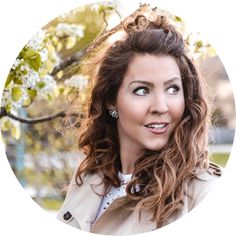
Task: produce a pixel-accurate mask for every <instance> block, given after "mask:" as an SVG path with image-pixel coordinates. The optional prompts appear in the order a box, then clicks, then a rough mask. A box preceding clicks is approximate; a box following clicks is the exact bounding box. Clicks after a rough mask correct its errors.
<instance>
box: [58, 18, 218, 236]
mask: <svg viewBox="0 0 236 236" xmlns="http://www.w3.org/2000/svg"><path fill="white" fill-rule="evenodd" d="M123 27H124V31H125V33H126V34H125V36H124V37H123V38H122V39H121V40H119V41H117V42H116V43H115V44H114V45H112V46H110V47H109V48H108V49H107V51H106V52H105V53H104V56H103V58H102V61H101V64H100V67H99V70H98V73H97V76H96V83H95V85H94V88H93V91H92V94H91V101H90V107H89V110H88V117H87V119H86V121H84V124H83V128H82V130H83V132H82V134H81V136H80V140H79V144H80V148H81V149H82V150H83V151H84V154H85V157H84V159H83V160H82V162H81V164H80V165H79V167H78V170H77V171H76V173H75V176H74V178H73V180H72V182H71V184H70V187H69V189H68V192H67V196H66V199H65V201H64V204H63V206H62V207H61V210H60V212H59V214H58V218H59V219H60V220H62V221H64V222H66V223H68V224H70V225H73V226H75V227H77V228H79V229H82V230H85V231H89V232H93V233H98V234H115V235H122V234H136V233H142V232H147V231H151V230H155V229H157V228H159V227H161V226H164V225H167V224H169V223H170V222H172V221H174V220H176V219H178V218H179V217H181V216H182V215H184V214H186V213H187V212H189V211H190V210H191V209H192V208H193V207H194V206H196V205H197V204H198V203H199V201H201V200H202V198H203V197H204V196H205V195H206V194H207V192H208V191H209V190H210V188H211V186H212V185H213V184H214V182H215V180H216V179H218V176H219V175H220V169H219V167H217V166H216V165H213V164H211V163H209V161H208V153H207V144H208V135H207V134H208V126H209V118H210V112H209V108H208V105H207V102H206V98H205V95H204V91H203V86H202V78H201V77H200V76H199V74H198V72H197V70H196V68H195V66H194V64H193V62H192V61H191V60H190V59H189V57H188V56H187V51H186V46H185V43H184V40H183V38H182V36H181V35H180V34H179V33H178V32H177V30H176V29H175V28H174V27H173V26H172V25H170V24H169V23H168V22H167V20H166V17H163V16H157V18H156V19H155V20H152V21H150V20H148V19H147V18H146V17H144V16H141V15H137V16H135V18H134V20H133V21H131V22H130V21H129V22H124V24H123Z"/></svg>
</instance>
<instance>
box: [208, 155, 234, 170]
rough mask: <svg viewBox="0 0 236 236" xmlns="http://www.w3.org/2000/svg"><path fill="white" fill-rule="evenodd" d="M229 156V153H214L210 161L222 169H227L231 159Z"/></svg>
mask: <svg viewBox="0 0 236 236" xmlns="http://www.w3.org/2000/svg"><path fill="white" fill-rule="evenodd" d="M229 155H230V154H229V153H213V154H212V155H211V157H210V161H212V162H214V163H216V164H218V165H220V166H221V167H225V165H226V164H227V161H228V159H229Z"/></svg>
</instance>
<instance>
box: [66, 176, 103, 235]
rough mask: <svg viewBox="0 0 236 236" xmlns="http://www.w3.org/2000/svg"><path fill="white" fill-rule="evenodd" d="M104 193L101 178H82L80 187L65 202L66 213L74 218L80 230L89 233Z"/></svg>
mask: <svg viewBox="0 0 236 236" xmlns="http://www.w3.org/2000/svg"><path fill="white" fill-rule="evenodd" d="M104 192H105V185H104V184H103V182H102V177H101V176H100V175H98V174H93V175H87V176H86V177H84V178H83V184H82V186H80V187H79V186H78V187H76V188H75V190H74V193H73V194H72V197H71V198H70V199H68V201H67V202H66V205H65V209H66V211H69V212H70V213H71V214H72V215H73V216H74V218H75V220H76V221H77V222H78V224H79V226H80V228H81V229H82V230H85V231H90V228H91V226H92V224H93V223H94V221H95V219H96V215H97V212H98V209H99V207H100V204H101V201H102V195H103V194H104Z"/></svg>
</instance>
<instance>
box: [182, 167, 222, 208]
mask: <svg viewBox="0 0 236 236" xmlns="http://www.w3.org/2000/svg"><path fill="white" fill-rule="evenodd" d="M222 173H223V168H222V167H220V166H219V165H216V164H214V163H210V164H209V166H208V168H207V169H205V170H204V171H201V172H200V173H199V174H197V176H196V177H195V178H194V179H193V180H192V181H191V182H190V184H189V186H188V193H187V194H188V195H189V196H190V209H192V208H193V207H195V206H196V205H197V204H198V203H199V202H201V201H202V200H203V199H204V197H205V196H206V195H207V194H208V193H209V192H210V191H211V189H212V188H213V186H214V185H215V184H216V183H217V180H218V179H219V178H220V176H221V175H222Z"/></svg>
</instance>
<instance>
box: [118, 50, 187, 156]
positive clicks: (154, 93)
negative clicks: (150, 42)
mask: <svg viewBox="0 0 236 236" xmlns="http://www.w3.org/2000/svg"><path fill="white" fill-rule="evenodd" d="M115 109H116V110H117V111H118V114H119V118H118V120H117V127H118V135H119V140H120V145H121V148H124V149H125V150H126V151H129V150H131V149H132V150H133V151H134V150H135V152H136V153H139V152H141V151H143V150H144V149H149V150H156V151H157V150H160V149H161V148H163V147H164V146H165V145H166V143H167V141H168V139H169V138H170V135H171V134H172V132H173V130H174V129H175V127H176V126H177V124H178V123H179V121H180V119H181V117H182V115H183V112H184V109H185V101H184V94H183V86H182V80H181V75H180V70H179V67H178V65H177V63H176V61H175V59H174V58H173V57H171V56H164V55H158V56H157V55H150V54H143V55H141V54H138V55H136V56H135V57H134V58H133V59H132V61H131V62H130V64H129V67H128V70H127V73H126V75H125V77H124V79H123V82H122V84H121V87H120V89H119V91H118V96H117V100H116V104H115Z"/></svg>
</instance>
